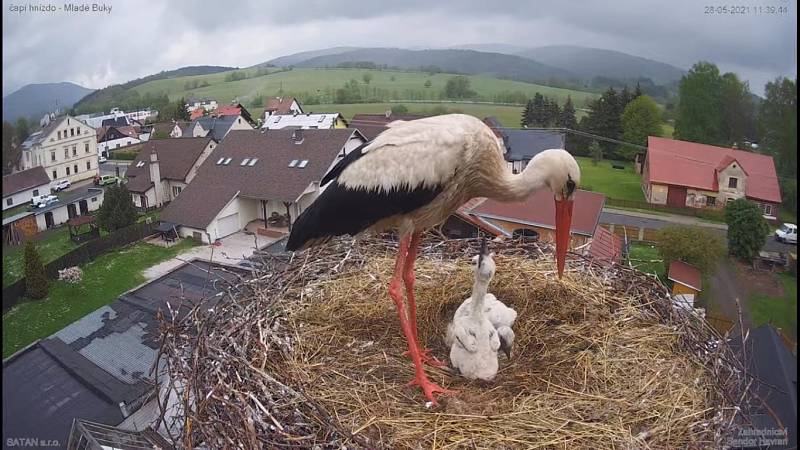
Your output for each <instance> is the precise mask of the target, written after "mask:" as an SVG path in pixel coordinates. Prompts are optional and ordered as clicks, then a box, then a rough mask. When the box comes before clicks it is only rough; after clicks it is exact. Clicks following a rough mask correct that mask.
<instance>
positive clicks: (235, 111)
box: [216, 106, 242, 116]
mask: <svg viewBox="0 0 800 450" xmlns="http://www.w3.org/2000/svg"><path fill="white" fill-rule="evenodd" d="M241 113H242V108H240V107H238V106H223V107H220V108H217V110H216V114H217V115H218V116H238V115H239V114H241Z"/></svg>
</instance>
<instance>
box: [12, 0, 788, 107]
mask: <svg viewBox="0 0 800 450" xmlns="http://www.w3.org/2000/svg"><path fill="white" fill-rule="evenodd" d="M384 3H385V4H384ZM437 3H441V4H437ZM451 3H453V4H454V5H452V6H448V5H446V4H445V2H435V1H430V0H403V1H393V2H378V1H368V0H361V1H353V0H338V1H322V0H312V1H304V0H296V1H291V2H287V1H252V2H245V1H233V2H231V1H208V2H205V1H191V2H189V1H169V2H163V1H149V0H113V1H108V2H107V3H106V4H105V5H107V6H111V7H112V10H111V13H110V14H108V13H99V12H97V13H93V12H85V13H70V12H64V11H63V6H64V4H63V3H52V5H53V6H55V7H56V8H59V9H62V10H59V11H56V12H49V13H46V12H34V11H30V10H28V11H23V12H14V11H12V9H14V8H15V7H18V6H19V5H26V6H27V5H31V4H33V5H46V4H47V3H38V2H37V0H24V1H23V2H10V1H6V0H3V95H4V96H5V95H7V94H9V93H11V92H13V91H14V90H16V89H18V88H20V87H21V86H23V85H25V84H28V83H43V82H58V81H72V82H74V83H77V84H80V85H83V86H86V87H90V88H101V87H105V86H107V85H109V84H112V83H119V82H124V81H127V80H130V79H134V78H138V77H142V76H145V75H150V74H153V73H157V72H159V71H161V70H169V69H175V68H178V67H182V66H187V65H224V66H239V67H245V66H250V65H253V64H257V63H261V62H264V61H267V60H269V59H272V58H275V57H278V56H282V55H286V54H290V53H294V52H298V51H304V50H315V49H321V48H326V47H334V46H342V45H346V46H392V47H446V46H453V45H460V44H474V43H509V44H515V45H524V46H530V47H537V46H543V45H555V44H570V45H582V46H589V47H599V48H608V49H613V50H619V51H624V52H628V53H632V54H634V55H638V56H643V57H647V58H651V59H655V60H659V61H663V62H667V63H670V64H674V65H676V66H679V67H682V68H688V67H690V66H691V65H692V64H693V63H694V62H696V61H698V60H701V59H704V60H710V61H713V62H715V63H716V64H717V65H718V66H719V67H720V69H721V70H723V71H734V72H737V73H738V74H739V75H740V76H742V77H743V78H745V79H748V80H749V81H750V85H751V89H752V90H753V92H755V93H758V94H760V93H762V92H763V85H764V83H765V82H766V81H768V80H770V79H773V78H775V77H776V76H778V75H783V76H790V77H792V78H795V77H796V76H797V56H796V54H797V11H796V10H795V8H796V5H797V3H796V2H795V1H789V0H760V1H759V4H760V5H764V6H775V7H788V8H789V9H790V12H789V13H788V14H780V13H778V14H766V13H762V14H754V13H753V11H752V10H751V12H750V14H747V15H745V16H740V15H739V16H732V15H709V14H706V13H705V7H704V5H705V4H715V2H712V1H708V2H699V1H696V0H681V1H664V0H660V1H641V0H621V1H613V2H609V1H605V0H585V1H580V2H578V1H575V2H560V1H552V2H544V1H535V2H534V1H530V0H515V1H510V0H509V1H503V0H494V1H491V2H487V1H485V0H462V1H459V2H451ZM456 3H458V6H456V5H455V4H456ZM567 3H568V4H569V5H567ZM745 3H748V2H745ZM722 4H726V2H720V5H722ZM86 5H89V6H90V7H91V5H92V4H91V3H86Z"/></svg>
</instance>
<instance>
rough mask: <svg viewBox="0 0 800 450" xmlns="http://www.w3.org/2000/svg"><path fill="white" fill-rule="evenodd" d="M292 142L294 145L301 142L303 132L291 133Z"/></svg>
mask: <svg viewBox="0 0 800 450" xmlns="http://www.w3.org/2000/svg"><path fill="white" fill-rule="evenodd" d="M292 140H293V141H294V143H295V144H299V143H301V142H303V130H302V129H297V130H294V131H292Z"/></svg>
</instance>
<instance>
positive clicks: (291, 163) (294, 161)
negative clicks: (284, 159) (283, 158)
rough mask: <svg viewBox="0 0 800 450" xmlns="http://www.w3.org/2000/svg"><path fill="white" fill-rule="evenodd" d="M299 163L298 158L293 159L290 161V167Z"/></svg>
mask: <svg viewBox="0 0 800 450" xmlns="http://www.w3.org/2000/svg"><path fill="white" fill-rule="evenodd" d="M296 165H297V160H296V159H293V160H292V162H290V163H289V167H294V166H296Z"/></svg>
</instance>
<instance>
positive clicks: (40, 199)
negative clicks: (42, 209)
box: [31, 194, 58, 206]
mask: <svg viewBox="0 0 800 450" xmlns="http://www.w3.org/2000/svg"><path fill="white" fill-rule="evenodd" d="M52 198H56V199H57V198H58V197H56V196H55V195H51V194H42V195H34V196H33V197H31V206H39V204H40V203H44V202H46V201H47V200H49V199H52Z"/></svg>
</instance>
